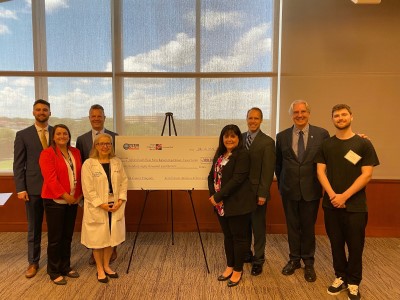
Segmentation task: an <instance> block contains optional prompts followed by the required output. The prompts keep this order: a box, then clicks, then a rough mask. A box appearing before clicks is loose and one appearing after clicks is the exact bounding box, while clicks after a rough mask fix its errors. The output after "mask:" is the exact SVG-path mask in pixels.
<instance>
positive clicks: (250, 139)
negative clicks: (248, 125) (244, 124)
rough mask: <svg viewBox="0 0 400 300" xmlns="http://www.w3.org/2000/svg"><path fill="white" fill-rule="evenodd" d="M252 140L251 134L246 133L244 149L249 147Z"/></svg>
mask: <svg viewBox="0 0 400 300" xmlns="http://www.w3.org/2000/svg"><path fill="white" fill-rule="evenodd" d="M252 142H253V138H252V137H251V134H247V139H246V149H247V150H249V149H250V145H251V143H252Z"/></svg>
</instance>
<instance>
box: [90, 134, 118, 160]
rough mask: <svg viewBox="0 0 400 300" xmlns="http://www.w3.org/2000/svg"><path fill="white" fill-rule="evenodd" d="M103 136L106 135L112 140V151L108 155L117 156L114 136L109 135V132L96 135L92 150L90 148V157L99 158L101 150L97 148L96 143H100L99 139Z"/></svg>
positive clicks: (110, 156)
mask: <svg viewBox="0 0 400 300" xmlns="http://www.w3.org/2000/svg"><path fill="white" fill-rule="evenodd" d="M102 137H106V138H108V139H109V140H110V142H111V152H110V154H109V155H108V158H112V157H115V151H114V145H113V138H112V136H111V135H109V134H108V133H99V134H98V135H96V137H95V138H94V141H93V146H92V150H90V154H89V157H90V158H99V151H98V150H97V148H96V144H97V143H98V141H99V139H101V138H102Z"/></svg>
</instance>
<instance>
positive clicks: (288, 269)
mask: <svg viewBox="0 0 400 300" xmlns="http://www.w3.org/2000/svg"><path fill="white" fill-rule="evenodd" d="M300 268H301V264H300V262H299V261H294V260H289V262H288V263H287V264H286V266H285V267H284V268H283V269H282V274H283V275H292V274H293V273H294V271H295V270H296V269H300Z"/></svg>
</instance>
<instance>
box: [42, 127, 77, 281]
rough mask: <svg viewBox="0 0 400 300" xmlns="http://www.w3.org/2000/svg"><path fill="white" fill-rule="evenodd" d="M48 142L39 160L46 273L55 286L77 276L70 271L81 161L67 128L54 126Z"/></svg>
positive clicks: (74, 272) (75, 272)
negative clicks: (41, 181)
mask: <svg viewBox="0 0 400 300" xmlns="http://www.w3.org/2000/svg"><path fill="white" fill-rule="evenodd" d="M50 141H51V146H50V147H49V148H47V149H45V150H43V151H42V153H41V154H40V158H39V165H40V169H41V171H42V175H43V188H42V198H44V209H45V212H46V221H47V230H48V246H47V257H48V263H47V274H49V276H50V279H51V280H52V281H53V282H54V283H55V284H57V285H64V284H66V283H67V281H66V280H65V277H64V276H67V277H71V278H78V277H79V274H78V272H77V271H74V270H72V268H71V242H72V235H73V233H74V226H75V219H76V213H77V204H78V203H79V201H80V199H81V198H82V186H81V167H82V162H81V156H80V152H79V150H78V149H76V148H73V147H71V133H70V131H69V129H68V127H67V126H65V125H63V124H58V125H56V126H54V128H53V132H52V135H51V137H50Z"/></svg>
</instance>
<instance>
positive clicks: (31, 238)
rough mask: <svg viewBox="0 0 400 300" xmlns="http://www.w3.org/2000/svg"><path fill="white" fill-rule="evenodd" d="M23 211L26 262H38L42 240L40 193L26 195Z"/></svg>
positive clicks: (41, 202) (41, 200) (42, 210)
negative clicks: (25, 230) (25, 220)
mask: <svg viewBox="0 0 400 300" xmlns="http://www.w3.org/2000/svg"><path fill="white" fill-rule="evenodd" d="M28 196H29V201H25V211H26V217H27V220H28V262H29V264H39V260H40V252H41V251H40V250H41V248H40V244H41V242H42V223H43V212H44V208H43V199H42V197H40V195H28Z"/></svg>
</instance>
